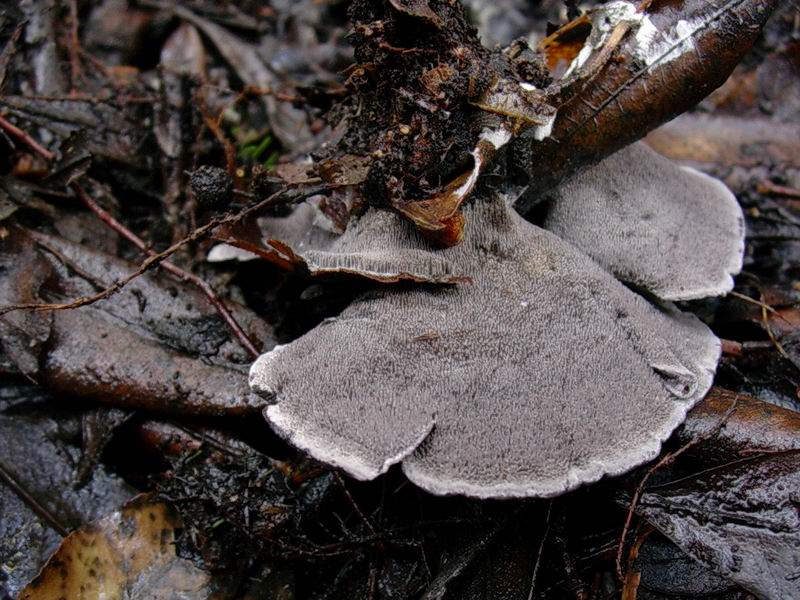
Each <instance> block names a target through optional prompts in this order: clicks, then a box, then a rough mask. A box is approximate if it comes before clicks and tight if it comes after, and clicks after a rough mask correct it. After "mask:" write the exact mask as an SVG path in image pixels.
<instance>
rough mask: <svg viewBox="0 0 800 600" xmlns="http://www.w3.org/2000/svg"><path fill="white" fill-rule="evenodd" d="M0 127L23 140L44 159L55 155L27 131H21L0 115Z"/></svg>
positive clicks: (52, 157)
mask: <svg viewBox="0 0 800 600" xmlns="http://www.w3.org/2000/svg"><path fill="white" fill-rule="evenodd" d="M0 127H2V128H3V129H5V130H6V132H8V133H10V134H11V135H13V136H14V137H16V138H17V139H19V140H20V141H22V142H25V143H26V144H27V145H28V146H29V147H30V149H31V150H33V151H34V152H36V154H38V155H39V156H41V157H42V158H43V159H45V160H53V159H54V158H55V157H56V155H55V153H54V152H50V150H48V149H47V148H45V147H44V146H42V145H41V144H40V143H39V142H37V141H36V140H35V139H33V138H32V137H31V136H29V135H28V134H27V133H25V132H24V131H22V129H20V128H19V127H17V126H16V125H14V124H13V123H11V122H10V121H7V120H6V119H5V118H4V117H3V116H0Z"/></svg>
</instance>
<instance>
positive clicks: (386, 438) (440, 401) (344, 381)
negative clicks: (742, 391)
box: [250, 153, 742, 498]
mask: <svg viewBox="0 0 800 600" xmlns="http://www.w3.org/2000/svg"><path fill="white" fill-rule="evenodd" d="M637 160H643V161H652V160H660V159H656V158H655V157H653V156H651V155H649V154H647V153H643V154H642V155H641V157H639V158H637ZM623 166H624V165H622V164H619V163H616V162H608V161H607V164H605V165H604V164H603V163H601V165H600V166H599V167H598V169H602V168H614V169H617V170H619V169H621V168H623ZM643 168H644V167H643ZM608 177H609V178H613V177H617V178H618V180H620V181H622V179H621V178H622V175H621V174H620V173H616V175H613V174H609V175H608ZM681 177H687V178H688V177H691V178H697V177H698V176H697V175H696V174H694V173H688V172H686V171H680V170H675V171H670V178H671V179H670V181H672V183H670V182H669V181H667V182H665V183H664V185H666V186H667V188H666V189H664V191H663V193H661V194H657V193H656V192H657V190H655V189H650V190H649V191H648V192H647V193H644V194H640V193H638V192H639V190H637V185H639V184H637V181H636V178H635V177H631V178H630V180H629V183H630V186H629V187H625V186H623V187H622V188H620V189H621V192H622V193H623V194H624V197H623V198H622V199H621V202H623V203H627V207H628V209H629V211H630V212H629V215H631V216H630V217H628V216H626V215H625V213H622V212H620V211H616V212H613V211H611V213H608V212H605V213H604V212H603V211H607V210H610V209H609V201H608V194H609V193H610V192H609V190H610V187H609V186H608V185H607V184H606V183H605V182H604V181H601V182H600V184H601V188H602V189H604V190H605V191H603V192H602V193H601V194H598V195H597V196H596V197H594V198H593V197H592V195H591V194H589V193H588V190H587V188H588V189H591V188H592V186H593V183H592V179H591V177H590V178H588V179H584V180H583V183H581V182H580V181H578V182H576V181H573V182H571V183H569V184H567V186H565V188H564V190H562V191H564V193H563V194H562V196H563V198H562V201H563V202H565V203H568V202H569V200H570V194H568V193H567V192H566V190H569V189H570V188H569V186H573V187H572V192H571V194H572V196H573V197H574V198H577V199H578V200H579V201H580V202H583V203H588V204H590V206H588V207H585V208H583V209H580V211H582V210H586V211H591V212H593V213H594V217H595V219H596V220H597V221H598V222H599V223H603V224H604V225H605V227H607V228H608V230H609V231H610V235H612V236H616V237H615V238H614V239H615V240H616V243H617V244H619V245H620V248H619V249H618V250H619V254H618V256H621V257H624V256H625V255H626V253H625V252H624V250H625V247H626V246H625V245H626V244H630V252H631V253H643V254H647V255H648V259H647V260H643V261H642V262H641V263H640V264H638V265H633V267H635V268H628V271H629V272H632V273H633V275H631V279H633V277H634V275H635V277H636V281H637V282H643V283H645V284H646V283H648V282H653V283H652V289H653V290H654V291H656V292H657V293H658V292H659V290H662V291H663V289H665V288H664V285H665V284H666V282H667V280H670V279H671V280H672V281H673V282H674V284H675V286H677V287H675V288H674V289H676V290H679V291H680V290H687V291H686V293H685V294H683V295H686V296H693V295H694V293H693V291H692V290H695V289H700V288H702V287H703V285H704V283H703V280H702V278H705V277H706V276H708V278H709V282H710V285H711V287H710V288H709V289H711V290H712V291H716V292H721V291H724V290H725V289H727V287H728V284H727V282H722V283H717V282H716V280H717V279H720V277H717V276H716V273H717V271H720V272H723V271H724V272H725V274H726V276H727V275H728V274H730V273H733V272H736V271H737V270H738V268H739V266H740V264H741V247H742V230H741V213H740V212H739V211H738V207H737V206H736V204H735V201H732V199H731V197H730V193H729V192H727V190H725V191H724V192H723V190H722V188H721V187H720V185H721V184H718V183H716V182H713V181H711V180H710V179H702V180H697V179H692V182H691V184H690V185H684V183H685V182H683V181H681ZM582 186H584V187H582ZM697 186H700V187H702V186H707V189H705V191H704V192H703V193H702V194H700V195H698V193H697V189H698V188H697ZM686 194H691V196H686ZM689 200H691V201H693V202H710V203H712V204H713V207H709V208H707V209H703V210H700V209H698V210H696V211H695V213H694V214H699V215H701V216H700V217H696V219H697V220H699V219H707V222H705V223H704V222H698V223H696V224H695V225H696V226H695V227H693V228H691V229H690V230H689V231H685V230H684V229H682V228H681V227H680V223H679V222H676V221H675V219H673V218H671V217H669V213H670V211H671V210H675V211H677V210H687V208H688V209H690V210H691V206H690V205H689V204H687V203H688V202H689ZM715 203H716V204H715ZM642 204H643V205H644V208H643V206H642ZM656 205H658V206H656ZM656 209H657V210H656ZM552 210H553V211H555V206H554V207H553V209H552ZM565 210H566V209H565ZM576 210H578V209H577V208H576ZM637 210H641V211H645V212H648V211H650V212H652V211H654V210H656V212H655V213H654V217H653V219H650V224H649V225H647V226H646V227H645V226H644V225H642V226H641V227H645V228H651V229H650V230H651V232H652V233H653V235H654V236H655V238H654V241H652V244H653V247H652V248H651V249H648V248H646V244H647V241H646V240H647V236H642V237H641V238H640V237H637V235H635V232H636V227H637V225H636V223H635V222H636V219H637V218H640V217H636V216H635V215H636V214H637V212H636V211H637ZM580 211H579V212H580ZM716 211H722V213H723V216H724V219H728V220H723V221H722V223H723V225H722V226H720V227H721V228H720V227H718V226H717V225H718V222H717V221H716V220H715V219H716V216H714V215H717V214H719V213H718V212H716ZM621 214H622V217H624V218H622V217H620V215H621ZM702 215H706V216H702ZM465 217H466V222H467V227H466V230H465V235H464V240H463V242H462V243H461V244H460V245H458V246H455V247H452V248H448V249H445V250H434V249H432V248H430V247H428V246H427V244H426V243H425V241H424V240H422V239H421V238H420V237H419V234H418V233H417V231H416V230H415V228H414V227H413V225H411V224H409V223H408V222H407V221H405V220H403V219H401V218H400V217H399V216H398V215H395V214H392V213H386V212H383V213H379V212H378V211H376V210H375V209H369V210H368V212H367V213H366V214H364V215H363V216H362V217H361V220H362V221H364V223H362V224H361V228H362V229H363V230H365V231H369V230H371V228H370V227H369V226H368V225H369V222H370V221H372V220H381V221H382V225H383V227H390V228H391V229H392V231H393V232H394V234H393V235H392V236H389V237H388V238H387V237H386V236H384V241H385V240H386V239H392V240H396V242H397V243H398V244H400V245H401V246H402V247H404V248H408V247H416V248H419V251H420V252H423V253H431V254H435V255H436V257H437V260H435V261H434V260H431V261H428V262H427V263H423V264H428V265H437V264H439V263H440V261H445V262H446V263H447V264H449V265H450V267H451V268H452V271H451V272H456V273H458V274H459V275H463V276H465V277H467V278H468V281H469V282H464V283H459V284H457V285H454V286H435V285H424V286H423V285H401V286H378V287H376V288H375V289H374V290H373V291H371V292H368V293H366V294H365V295H363V296H361V297H360V298H359V299H357V300H356V301H355V302H354V303H352V304H351V305H350V306H349V307H348V308H347V309H345V310H344V312H342V313H341V315H340V316H339V317H337V318H334V319H329V320H327V321H325V322H323V323H322V324H321V325H319V326H318V327H317V328H315V329H314V330H312V331H310V332H309V333H307V334H306V335H304V336H302V337H301V338H299V339H297V340H296V341H294V342H292V343H291V344H289V345H286V346H282V347H278V348H276V349H274V350H272V351H271V352H269V353H267V354H265V355H263V356H261V357H260V358H259V359H258V360H257V361H256V363H255V364H254V365H253V367H252V369H251V371H250V383H251V386H252V387H253V389H254V390H256V391H257V392H259V393H261V394H262V395H265V396H267V397H269V398H270V399H271V400H272V402H273V403H272V404H271V405H270V406H269V407H268V408H267V409H266V417H267V419H268V420H269V422H270V423H271V424H272V426H273V427H274V429H275V430H276V431H277V432H278V433H279V434H281V435H282V436H284V437H285V438H286V439H287V440H289V441H290V442H291V443H292V444H294V445H295V446H297V447H299V448H301V449H303V450H305V451H306V452H308V453H309V454H311V455H312V456H314V457H315V458H317V459H319V460H321V461H323V462H325V463H328V464H330V465H334V466H336V467H340V468H342V469H344V470H345V471H347V472H348V473H350V474H351V475H352V476H354V477H356V478H359V479H372V478H374V477H376V476H378V475H380V474H381V473H383V472H385V471H386V470H387V469H388V468H389V467H390V466H391V465H392V464H395V463H399V462H402V468H403V470H404V471H405V473H406V475H407V476H408V477H409V479H410V480H411V481H413V482H414V483H415V484H417V485H418V486H420V487H422V488H424V489H426V490H429V491H431V492H433V493H436V494H465V495H469V496H476V497H484V498H485V497H527V496H539V497H542V496H544V497H547V496H555V495H558V494H561V493H564V492H566V491H569V490H571V489H574V488H576V487H578V486H579V485H581V484H583V483H588V482H593V481H596V480H598V479H600V478H601V477H603V476H604V475H616V474H620V473H623V472H625V471H628V470H629V469H631V468H633V467H635V466H637V465H639V464H641V463H643V462H646V461H648V460H650V459H652V458H654V457H655V456H656V455H657V454H658V452H659V450H660V447H661V443H662V442H663V441H664V440H665V439H666V438H667V437H668V436H669V435H670V434H671V432H672V431H673V430H674V429H675V428H676V427H677V426H678V425H679V424H680V423H681V422H682V421H683V419H684V417H685V415H686V412H687V411H688V410H689V409H690V408H691V407H692V406H693V405H694V404H696V403H697V402H698V401H699V400H700V399H702V398H703V396H704V395H705V394H706V392H707V391H708V389H709V387H710V386H711V383H712V379H713V375H714V371H715V369H716V365H717V362H718V360H719V356H720V344H719V341H718V340H717V338H716V337H715V336H714V335H713V333H712V332H711V331H710V330H709V329H708V328H707V327H706V326H705V325H704V324H703V323H702V322H700V321H699V320H698V319H697V318H696V317H694V316H692V315H689V314H684V313H681V312H680V311H678V310H677V309H676V308H675V307H674V306H672V305H670V304H668V303H664V304H661V303H659V304H655V303H653V302H651V301H649V300H646V299H645V298H644V297H642V296H640V295H638V294H636V293H635V292H633V291H631V289H629V288H628V287H626V286H625V285H623V284H622V283H621V282H620V281H618V280H617V279H615V277H614V275H612V273H614V274H622V273H623V272H626V271H625V270H624V269H623V267H621V266H619V264H618V261H617V262H615V261H616V260H617V259H616V258H615V256H617V255H615V254H613V253H610V252H609V251H608V248H606V247H605V246H604V245H603V244H604V243H605V242H604V240H603V239H602V236H599V235H596V236H595V235H585V236H584V235H583V234H582V233H581V230H582V229H586V227H587V226H586V225H585V224H583V225H576V227H575V228H574V229H569V228H567V227H566V225H563V224H562V225H561V228H562V230H565V233H567V234H569V235H566V237H570V235H571V236H573V237H572V238H570V239H572V242H573V243H574V244H575V245H573V243H570V242H568V241H565V240H564V239H561V238H560V237H558V236H556V235H555V234H554V233H551V232H549V231H546V230H544V229H541V228H539V227H536V226H534V225H532V224H530V223H528V222H527V221H525V220H524V219H522V218H521V217H520V216H519V215H518V214H517V213H516V212H515V211H514V210H513V209H512V208H511V207H510V206H509V202H508V201H507V200H506V199H504V198H503V197H501V196H495V197H483V198H477V199H476V200H475V202H473V203H472V204H471V205H470V206H468V207H466V208H465ZM712 217H713V218H712ZM733 217H735V218H733ZM560 219H561V217H558V215H557V213H556V212H553V213H552V214H551V222H553V223H556V222H560ZM572 220H573V217H569V221H572ZM567 222H568V221H567V217H564V220H563V223H567ZM662 227H667V228H668V229H669V228H673V229H669V231H667V232H664V231H663V230H662V229H661V228H662ZM626 231H633V232H634V234H626V233H624V232H626ZM618 232H623V233H618ZM662 233H663V234H664V235H665V239H666V240H668V245H666V246H662V244H665V243H667V242H666V241H664V240H661V239H658V237H659V235H660V234H662ZM701 248H702V249H703V251H704V252H706V253H707V254H706V255H704V256H705V259H704V261H703V265H705V264H710V265H711V266H709V267H708V269H710V270H709V271H708V272H701V275H700V277H701V279H698V278H697V276H696V275H695V274H694V273H686V274H685V275H686V277H685V279H681V278H680V277H681V276H682V275H684V274H682V273H681V272H680V270H679V269H678V267H677V266H676V264H677V263H678V262H680V261H683V257H684V256H687V255H691V254H692V253H694V252H699V250H700V249H701ZM386 251H387V252H389V253H391V252H392V249H391V248H386ZM651 251H652V252H653V253H654V256H652V257H651V256H650V255H649V254H648V253H649V252H651ZM668 253H674V255H675V256H677V257H679V258H678V259H677V260H676V259H673V258H672V256H671V255H670V254H668ZM589 255H592V256H595V258H596V260H597V262H595V260H593V259H592V258H590V256H589ZM336 260H337V259H336V254H335V253H333V252H332V253H331V254H330V255H329V256H326V257H325V261H326V262H328V261H330V262H329V264H333V263H335V262H336ZM346 260H351V259H350V258H349V257H347V258H346ZM662 262H667V263H670V265H671V266H669V267H664V266H663V265H662ZM683 264H684V265H685V268H686V269H688V270H694V269H695V267H696V266H698V265H697V264H696V263H695V262H691V261H690V262H688V263H686V262H685V261H684V263H683ZM629 267H630V265H629ZM703 268H705V267H703ZM662 295H663V296H666V297H674V296H676V295H680V294H677V293H673V289H672V288H669V289H668V290H667V292H665V293H663V294H662Z"/></svg>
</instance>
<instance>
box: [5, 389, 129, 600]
mask: <svg viewBox="0 0 800 600" xmlns="http://www.w3.org/2000/svg"><path fill="white" fill-rule="evenodd" d="M0 388H1V389H2V392H0V597H3V598H5V597H7V596H6V594H7V595H8V597H16V596H17V594H18V592H19V591H20V590H21V589H22V587H23V586H24V585H26V584H27V583H28V582H29V581H30V580H31V579H32V578H33V577H34V575H36V573H37V572H38V570H39V568H40V567H41V566H42V565H43V564H44V562H45V560H46V559H47V557H48V556H50V554H51V553H52V552H53V551H54V550H55V549H56V548H57V547H58V543H59V542H60V541H61V538H62V536H64V535H66V533H67V531H68V530H70V529H73V528H75V527H80V526H81V525H83V524H85V523H88V522H89V521H92V520H94V519H97V518H99V517H101V516H102V515H104V514H106V513H107V512H109V511H111V510H114V509H115V508H116V507H118V506H119V505H120V504H122V503H123V502H125V501H127V500H128V499H130V498H131V497H133V496H134V495H135V494H136V490H135V489H134V488H132V487H131V486H129V485H128V484H127V483H125V482H124V481H122V479H120V478H119V477H117V476H116V475H114V474H112V473H110V472H109V470H108V469H107V468H106V467H105V466H97V467H96V468H95V469H94V470H93V471H92V472H90V473H87V477H86V482H85V485H84V486H83V487H81V488H80V489H78V488H77V487H76V469H77V467H78V464H79V461H80V459H81V449H80V419H81V415H80V413H77V412H75V411H71V412H70V411H69V410H65V409H63V408H59V405H61V406H63V403H59V402H57V401H55V400H54V399H53V398H51V397H49V396H47V394H45V393H44V392H43V391H42V390H41V388H39V387H37V386H34V385H31V384H29V383H21V382H18V381H14V380H9V379H7V378H6V379H4V380H3V381H2V386H0Z"/></svg>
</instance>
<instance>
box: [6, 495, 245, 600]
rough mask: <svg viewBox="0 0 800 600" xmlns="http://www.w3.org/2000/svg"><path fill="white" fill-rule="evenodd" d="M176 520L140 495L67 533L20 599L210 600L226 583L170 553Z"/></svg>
mask: <svg viewBox="0 0 800 600" xmlns="http://www.w3.org/2000/svg"><path fill="white" fill-rule="evenodd" d="M180 527H181V522H180V518H179V517H178V515H177V513H175V511H174V510H173V509H172V508H170V507H169V506H168V505H167V504H164V503H161V502H154V501H152V500H150V499H149V498H147V497H144V496H140V497H138V498H136V499H134V500H133V501H131V502H130V503H128V504H127V505H126V506H125V507H123V508H122V509H121V510H119V511H117V512H114V513H111V514H109V515H107V516H105V517H103V518H102V519H100V520H99V521H95V522H94V523H91V524H89V525H86V526H84V527H82V528H80V529H78V530H77V531H75V532H73V533H71V534H70V535H68V536H67V537H66V538H65V539H64V541H63V542H62V543H61V546H60V547H59V548H58V550H57V551H56V552H55V553H54V554H53V556H52V557H50V560H49V561H48V562H47V564H46V565H45V566H44V568H43V569H42V572H41V573H40V574H39V575H38V576H37V577H36V578H35V579H34V580H33V581H32V582H31V583H30V584H29V585H28V586H27V587H26V588H25V589H24V590H23V591H22V593H21V594H20V596H19V598H20V600H58V599H60V598H70V599H75V600H84V599H85V600H90V599H93V598H130V599H131V600H138V599H142V600H144V599H148V600H149V599H163V600H167V599H168V598H176V597H179V598H183V599H186V600H211V599H218V600H222V599H223V598H228V597H230V593H231V592H232V591H233V590H231V589H229V588H230V587H231V586H230V585H229V584H228V583H227V582H225V581H220V580H218V579H216V578H214V577H212V576H211V575H210V574H209V573H207V572H205V571H202V570H201V569H199V568H197V567H196V566H194V565H193V564H192V563H191V561H189V560H186V559H183V558H178V556H176V554H175V546H174V541H175V534H176V530H178V529H180Z"/></svg>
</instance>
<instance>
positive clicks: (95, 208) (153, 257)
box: [0, 116, 288, 358]
mask: <svg viewBox="0 0 800 600" xmlns="http://www.w3.org/2000/svg"><path fill="white" fill-rule="evenodd" d="M0 127H1V128H3V129H4V130H6V131H7V132H9V133H11V134H12V135H14V136H16V137H17V138H18V139H20V140H21V141H23V142H25V143H26V144H27V145H28V146H29V147H30V148H31V149H33V150H34V151H35V152H36V153H37V154H39V155H40V156H41V157H42V158H44V159H46V160H53V159H54V158H55V154H54V153H53V152H50V151H49V150H47V149H46V148H44V147H43V146H41V145H40V144H39V143H38V142H36V140H34V139H33V138H32V137H30V136H29V135H28V134H27V133H26V132H24V131H23V130H21V129H19V128H18V127H16V126H15V125H13V124H12V123H10V122H9V121H7V120H6V119H4V118H3V117H1V116H0ZM70 187H71V188H72V190H73V191H74V192H75V194H76V195H77V197H78V198H79V199H80V200H81V202H83V204H84V205H86V207H87V208H88V209H89V210H91V211H92V212H93V213H94V214H95V215H97V217H98V218H99V219H100V220H102V221H103V222H104V223H105V224H106V225H108V226H109V227H110V228H111V229H113V230H114V231H116V232H117V233H119V234H120V235H121V236H123V237H124V238H125V239H127V240H128V241H129V242H131V243H132V244H133V245H134V246H136V247H137V248H138V249H139V250H140V251H142V252H143V253H145V254H147V255H148V258H147V259H146V260H145V261H144V262H143V263H142V264H141V265H140V266H139V268H138V269H137V270H136V271H134V272H133V273H131V274H130V275H128V276H127V277H124V278H122V279H120V280H118V281H116V282H114V283H113V284H112V285H110V286H109V287H107V288H105V289H104V290H101V291H100V292H98V293H97V294H94V295H92V296H83V297H80V298H76V299H74V300H72V301H71V302H67V303H61V304H52V303H41V304H36V303H28V304H17V305H13V306H7V307H3V308H2V309H0V315H4V314H6V313H9V312H11V311H14V310H23V309H27V310H33V311H50V310H67V309H73V308H79V307H81V306H86V305H89V304H93V303H94V302H97V301H99V300H104V299H106V298H108V297H110V296H112V295H113V294H115V293H116V292H118V291H119V290H121V289H122V288H123V287H124V286H125V285H127V284H128V283H130V282H131V281H133V280H134V279H136V278H137V277H139V276H141V275H142V274H144V273H145V272H147V271H148V270H150V269H152V268H153V267H155V266H158V265H160V266H161V267H162V268H163V269H164V270H165V271H167V272H169V273H171V274H172V275H174V276H175V277H177V278H178V279H180V280H181V281H185V282H188V283H191V284H193V285H195V286H196V287H198V288H199V289H200V291H202V292H203V294H204V295H205V296H206V298H208V300H209V302H210V303H211V305H212V306H214V308H215V309H216V310H217V312H218V313H219V314H220V316H221V317H222V319H223V320H224V321H225V323H226V324H227V325H228V327H229V328H230V330H231V331H232V332H233V334H234V336H235V337H236V339H237V340H238V341H239V343H240V344H241V345H242V347H243V348H244V349H245V350H246V351H247V352H248V354H250V356H251V357H252V358H257V357H258V355H259V354H260V352H259V351H258V349H257V348H256V347H255V345H254V344H253V342H252V340H250V338H249V337H248V336H247V334H246V333H245V331H244V329H242V327H241V325H239V323H238V321H237V320H236V318H235V317H234V316H233V315H232V314H231V312H230V311H229V310H228V308H227V307H226V306H225V303H224V302H223V301H222V299H221V298H220V297H219V296H217V294H216V293H215V292H214V290H213V289H212V287H211V286H210V285H209V284H208V283H207V282H206V281H205V280H204V279H202V278H200V277H198V276H197V275H194V274H193V273H189V272H187V271H184V270H183V269H181V268H180V267H178V266H177V265H175V264H173V263H171V262H168V261H167V260H166V259H167V258H168V257H169V256H171V255H172V254H174V253H175V252H177V251H178V250H179V249H180V248H182V247H183V246H185V245H186V244H189V243H191V242H193V241H195V240H197V239H199V238H201V237H203V236H204V235H206V234H208V233H210V232H212V231H214V230H215V229H216V228H218V227H220V226H222V225H225V224H230V223H234V222H237V221H240V220H241V219H243V218H245V217H247V216H248V215H250V214H252V213H253V212H255V211H257V210H260V209H261V208H263V207H264V206H266V205H267V204H269V203H271V202H273V201H274V200H275V199H276V198H278V197H280V196H281V195H283V194H284V193H286V191H288V188H286V187H283V188H281V189H280V190H278V191H277V192H275V193H274V194H272V195H271V196H269V197H268V198H266V199H264V200H262V201H260V202H257V203H256V204H254V205H252V206H249V207H247V208H245V209H244V210H242V211H240V212H239V213H236V214H233V215H226V216H225V217H223V218H222V219H212V220H211V221H209V222H208V223H206V224H205V225H203V226H202V227H198V228H197V229H195V230H194V231H193V232H192V233H190V234H189V235H188V236H186V237H185V238H183V239H182V240H180V241H178V242H176V243H175V244H173V245H172V246H170V247H169V248H167V249H166V250H165V251H163V252H160V253H156V252H155V251H153V250H151V249H150V248H149V247H148V246H147V244H146V243H145V242H144V241H143V240H142V239H141V238H140V237H139V236H137V235H136V234H135V233H133V232H132V231H131V230H129V229H128V228H127V227H125V226H124V225H123V224H122V223H120V222H119V221H117V220H116V219H115V218H114V217H113V216H112V215H111V214H110V213H108V212H107V211H106V210H105V209H103V208H102V207H101V206H100V205H99V204H97V202H95V201H94V199H93V198H92V197H91V196H90V195H89V194H88V193H87V192H86V190H84V189H83V187H82V186H81V185H80V184H79V183H76V182H75V183H72V184H71V185H70Z"/></svg>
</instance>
